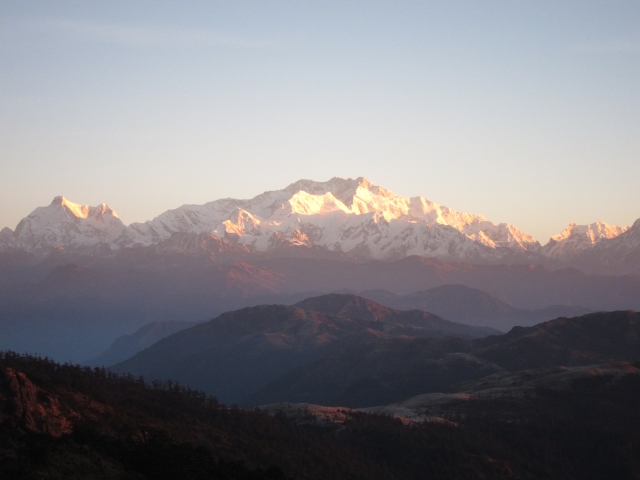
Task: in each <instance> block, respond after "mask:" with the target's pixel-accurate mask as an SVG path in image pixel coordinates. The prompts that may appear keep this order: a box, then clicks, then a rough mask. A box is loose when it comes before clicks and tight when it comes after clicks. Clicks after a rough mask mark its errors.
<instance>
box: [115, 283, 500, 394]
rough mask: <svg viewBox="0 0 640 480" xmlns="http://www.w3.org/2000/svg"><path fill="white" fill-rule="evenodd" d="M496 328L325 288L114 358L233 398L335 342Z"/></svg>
mask: <svg viewBox="0 0 640 480" xmlns="http://www.w3.org/2000/svg"><path fill="white" fill-rule="evenodd" d="M493 333H498V332H497V331H495V330H492V329H490V328H486V327H472V326H468V325H463V324H458V323H454V322H449V321H447V320H444V319H442V318H440V317H438V316H436V315H433V314H430V313H426V312H424V311H420V310H411V311H399V310H394V309H391V308H388V307H384V306H382V305H379V304H377V303H375V302H372V301H370V300H366V299H364V298H361V297H357V296H353V295H338V294H332V295H324V296H321V297H314V298H310V299H306V300H303V301H301V302H298V303H296V304H295V305H293V306H285V305H261V306H256V307H249V308H244V309H240V310H236V311H233V312H227V313H224V314H222V315H220V316H219V317H217V318H215V319H213V320H211V321H209V322H206V323H201V324H199V325H196V326H194V327H191V328H187V329H184V330H182V331H180V332H178V333H175V334H173V335H170V336H168V337H166V338H163V339H162V340H160V341H158V342H157V343H155V344H153V345H152V346H151V347H149V348H147V349H145V350H143V351H141V352H140V353H138V354H136V355H134V356H133V357H132V358H130V359H128V360H125V361H124V362H122V363H119V364H117V365H115V366H113V367H112V368H113V370H114V371H117V372H124V373H126V372H131V373H133V374H136V375H138V374H142V375H144V376H145V377H147V378H154V379H161V380H168V379H174V380H178V381H180V382H182V383H185V384H188V385H190V386H192V387H195V388H198V389H200V390H204V391H206V392H209V393H212V394H215V395H216V396H217V397H218V398H219V399H220V400H221V401H223V402H225V403H237V402H239V401H240V400H241V399H243V398H244V397H245V396H247V395H249V394H251V393H252V392H253V391H255V390H256V389H257V388H258V387H260V386H261V385H263V384H264V383H265V382H268V381H270V380H273V379H275V378H277V377H278V376H280V375H282V374H284V373H285V372H288V371H289V370H291V369H292V368H294V367H295V366H298V365H305V364H307V363H309V362H311V361H313V360H316V359H318V358H321V357H322V356H324V355H326V354H327V353H328V352H330V351H333V350H335V349H337V348H340V347H353V346H355V345H360V344H364V343H369V342H371V341H372V340H375V339H379V338H393V337H410V338H422V337H429V338H432V337H446V336H451V335H453V336H456V337H462V338H474V337H480V336H486V335H490V334H493Z"/></svg>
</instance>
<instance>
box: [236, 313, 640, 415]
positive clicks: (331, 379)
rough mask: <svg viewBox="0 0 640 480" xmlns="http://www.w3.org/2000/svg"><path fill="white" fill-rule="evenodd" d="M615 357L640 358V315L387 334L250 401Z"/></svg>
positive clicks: (359, 392)
mask: <svg viewBox="0 0 640 480" xmlns="http://www.w3.org/2000/svg"><path fill="white" fill-rule="evenodd" d="M611 359H618V360H626V361H635V360H638V359H640V314H638V313H635V312H610V313H594V314H589V315H585V316H582V317H577V318H569V319H567V318H559V319H556V320H552V321H549V322H545V323H543V324H540V325H536V326H534V327H530V328H523V327H517V328H514V329H513V330H511V331H510V332H509V333H508V334H505V335H499V336H490V337H486V338H483V339H477V340H465V339H408V338H398V339H380V340H379V341H377V342H372V343H369V344H363V345H359V346H357V347H355V348H343V349H339V350H336V351H334V352H331V353H330V354H328V355H326V356H325V357H323V358H322V359H320V360H318V361H316V362H314V363H312V364H309V365H306V366H301V367H299V368H297V369H295V370H293V371H291V372H289V373H288V374H286V375H284V376H282V377H281V378H279V379H277V380H275V381H273V382H271V383H270V384H268V385H267V386H266V387H264V388H263V389H261V390H259V391H258V392H256V393H255V394H253V395H251V396H250V397H249V398H248V399H247V402H248V403H253V404H263V403H274V402H278V401H290V402H308V403H319V404H328V405H344V406H358V407H360V406H372V405H383V404H388V403H391V402H395V401H399V400H402V399H405V398H408V397H411V396H414V395H419V394H422V393H428V392H438V391H443V390H446V389H447V388H449V387H451V386H452V385H455V384H457V383H460V382H463V381H471V380H474V379H479V378H482V377H484V376H486V375H489V374H492V373H500V372H505V371H517V370H523V369H531V368H550V367H555V366H558V365H588V364H593V363H598V362H604V361H609V360H611ZM334 372H340V373H339V374H335V373H334Z"/></svg>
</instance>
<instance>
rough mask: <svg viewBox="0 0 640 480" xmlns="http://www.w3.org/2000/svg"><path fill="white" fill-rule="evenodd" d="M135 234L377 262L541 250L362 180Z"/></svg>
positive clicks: (172, 217)
mask: <svg viewBox="0 0 640 480" xmlns="http://www.w3.org/2000/svg"><path fill="white" fill-rule="evenodd" d="M131 228H132V229H134V230H135V231H136V232H138V233H139V235H140V236H141V238H144V239H145V240H146V241H150V242H157V241H159V240H163V239H166V238H168V237H169V236H171V235H172V234H173V233H175V232H190V233H203V232H209V233H212V234H213V235H216V236H218V237H221V238H225V239H227V240H229V241H233V242H236V243H240V244H244V245H248V246H251V247H253V248H255V249H256V250H258V251H269V250H270V249H272V248H273V247H274V246H275V245H277V244H280V243H281V242H282V241H286V242H288V243H290V244H292V245H306V246H319V247H322V248H326V249H328V250H330V251H339V252H345V253H351V254H357V255H360V256H365V257H371V258H380V259H382V258H397V257H403V256H407V255H426V256H433V257H454V258H458V259H477V258H487V259H498V258H499V257H500V256H502V255H504V252H502V251H500V252H499V251H498V250H497V249H498V248H499V247H506V248H508V249H510V250H515V251H528V250H534V251H535V250H537V249H538V248H539V244H538V242H536V241H535V239H533V238H532V237H531V236H529V235H527V234H525V233H523V232H520V231H519V230H517V229H516V228H515V227H513V226H512V225H507V224H500V225H494V224H493V223H491V222H489V221H487V220H486V219H485V218H484V217H483V216H481V215H473V214H469V213H463V212H457V211H455V210H452V209H450V208H448V207H445V206H441V205H438V204H437V203H434V202H431V201H429V200H427V199H425V198H422V197H412V198H408V197H401V196H399V195H396V194H394V193H393V192H390V191H389V190H386V189H384V188H382V187H379V186H377V185H374V184H372V183H371V182H369V181H368V180H366V179H364V178H357V179H355V180H354V179H342V178H333V179H331V180H329V181H327V182H314V181H311V180H300V181H298V182H295V183H293V184H291V185H289V186H288V187H286V188H285V189H283V190H278V191H273V192H266V193H263V194H262V195H258V196H257V197H255V198H253V199H250V200H234V199H223V200H216V201H214V202H210V203H207V204H205V205H184V206H182V207H180V208H177V209H175V210H169V211H167V212H165V213H163V214H162V215H160V216H158V217H156V218H155V219H153V220H151V221H149V222H146V223H144V224H133V225H131Z"/></svg>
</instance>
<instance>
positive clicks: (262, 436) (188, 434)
mask: <svg viewBox="0 0 640 480" xmlns="http://www.w3.org/2000/svg"><path fill="white" fill-rule="evenodd" d="M637 369H638V366H637V365H636V366H634V367H633V368H631V367H630V368H629V370H630V371H631V370H633V371H634V372H635V371H637ZM623 373H624V372H623ZM639 396H640V375H637V374H632V373H630V374H628V375H624V374H617V375H606V374H605V375H598V376H593V377H589V376H587V377H583V378H580V379H578V380H576V381H573V382H568V383H567V385H566V388H564V389H561V390H557V389H548V388H545V387H544V386H539V387H537V389H536V390H535V397H533V398H531V399H530V398H529V397H522V398H519V397H513V398H510V397H504V398H499V399H497V400H493V399H492V398H491V397H487V398H484V399H482V400H478V401H475V402H458V403H455V402H454V403H450V404H449V405H448V406H447V408H446V411H444V412H442V414H441V416H440V417H438V418H439V419H438V421H433V422H426V423H411V422H409V423H407V421H402V420H401V419H397V418H393V417H389V416H385V415H379V414H375V415H374V414H365V413H360V412H357V411H347V410H344V411H343V413H342V417H341V418H342V419H341V420H340V421H339V423H333V422H321V423H319V422H318V421H316V420H314V417H313V415H311V414H310V413H309V414H304V415H302V416H300V415H297V416H292V417H289V416H286V415H284V414H283V413H278V411H277V409H276V411H275V414H271V415H269V414H267V413H265V412H262V411H259V410H242V409H239V408H233V407H232V408H228V407H225V406H223V405H220V404H219V403H218V402H217V401H216V399H215V398H212V397H209V396H207V395H205V394H203V393H201V392H198V391H194V390H190V389H187V388H184V387H182V386H180V385H178V384H176V383H175V382H163V383H160V382H155V383H153V384H152V385H145V383H144V382H143V381H142V380H141V379H139V378H134V377H131V376H118V375H116V374H113V373H110V372H109V371H106V370H104V369H98V368H96V369H91V368H89V367H78V366H72V365H60V364H56V363H54V362H51V361H49V360H46V359H44V360H43V359H39V358H33V357H27V356H21V355H17V354H13V353H7V352H5V353H1V354H0V478H3V479H4V478H7V479H10V478H24V479H45V480H53V479H61V478H64V479H85V478H95V479H104V480H111V479H114V480H115V479H139V480H143V479H149V480H151V479H154V480H156V479H161V480H162V479H176V478H189V479H205V478H206V479H256V480H257V479H301V478H303V479H309V480H316V479H317V480H320V479H322V480H325V479H327V478H331V479H336V480H341V479H353V478H358V479H362V480H395V479H397V480H410V479H431V478H433V479H436V478H437V479H459V478H485V479H489V478H505V479H534V478H545V479H552V480H555V479H558V480H560V479H581V480H584V479H586V480H591V479H593V480H596V479H597V480H601V479H602V478H616V479H636V478H639V477H640V460H639V459H640V413H639V411H638V409H637V399H638V398H639Z"/></svg>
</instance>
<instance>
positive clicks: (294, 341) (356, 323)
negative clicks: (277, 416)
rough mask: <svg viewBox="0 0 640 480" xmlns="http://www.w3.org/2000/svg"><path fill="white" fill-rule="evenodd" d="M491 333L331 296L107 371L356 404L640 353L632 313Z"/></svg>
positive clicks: (158, 347)
mask: <svg viewBox="0 0 640 480" xmlns="http://www.w3.org/2000/svg"><path fill="white" fill-rule="evenodd" d="M491 333H494V335H490V336H487V335H489V334H491ZM496 333H498V332H495V331H494V332H491V331H488V330H486V329H485V330H482V329H479V328H478V327H475V328H474V327H469V326H464V325H461V324H455V323H451V322H447V321H445V320H442V319H441V318H439V317H436V316H435V315H431V314H426V313H425V312H422V311H418V310H413V311H398V310H394V309H390V308H388V307H383V306H381V305H379V304H376V303H375V302H372V301H370V300H366V299H364V298H361V297H356V296H352V295H336V294H334V295H327V296H321V297H315V298H310V299H307V300H304V301H302V302H299V303H298V304H296V305H295V306H278V305H271V306H259V307H252V308H248V309H242V310H238V311H235V312H229V313H226V314H223V315H221V316H220V317H218V318H216V319H214V320H212V321H210V322H207V323H204V324H200V325H197V326H195V327H192V328H190V329H186V330H183V331H181V332H178V333H176V334H174V335H171V336H169V337H167V338H165V339H163V340H161V341H159V342H158V343H156V344H154V345H153V346H152V347H150V348H148V349H146V350H143V351H142V352H140V353H138V354H136V355H135V356H133V357H132V358H130V359H129V360H126V361H124V362H122V363H119V364H117V365H115V366H114V367H113V368H114V369H115V370H116V371H119V372H123V373H125V372H131V373H133V374H135V375H144V376H145V377H147V378H156V379H161V380H166V379H169V378H173V379H177V380H179V381H180V382H183V383H186V384H189V385H193V386H195V387H197V388H199V389H203V390H205V391H207V392H209V393H212V394H216V395H219V396H220V398H221V399H222V400H223V401H225V402H235V403H237V402H242V403H245V404H264V403H274V402H285V401H287V402H304V403H317V404H325V405H346V406H360V407H362V406H371V405H378V404H388V403H392V402H394V401H399V400H402V399H404V398H408V397H411V396H414V395H418V394H421V393H428V392H434V391H442V390H443V389H446V388H449V387H451V386H452V385H455V384H457V383H460V382H462V381H469V380H473V379H478V378H481V377H484V376H487V375H490V374H494V373H499V372H504V371H517V370H523V369H531V368H547V367H552V366H556V365H585V364H591V363H597V362H603V361H607V360H611V359H620V360H626V361H633V360H635V359H636V357H637V352H638V351H640V350H639V348H640V344H638V338H640V317H639V314H637V313H633V312H614V313H597V314H588V315H585V316H581V317H575V318H558V319H556V320H551V321H548V322H544V323H541V324H538V325H536V326H533V327H528V328H525V327H516V328H514V329H512V330H511V331H510V332H509V333H508V334H504V335H497V334H496ZM472 337H486V338H477V339H473V338H472Z"/></svg>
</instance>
